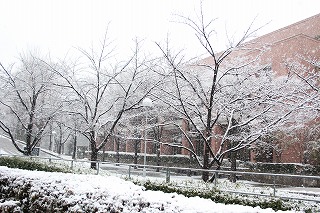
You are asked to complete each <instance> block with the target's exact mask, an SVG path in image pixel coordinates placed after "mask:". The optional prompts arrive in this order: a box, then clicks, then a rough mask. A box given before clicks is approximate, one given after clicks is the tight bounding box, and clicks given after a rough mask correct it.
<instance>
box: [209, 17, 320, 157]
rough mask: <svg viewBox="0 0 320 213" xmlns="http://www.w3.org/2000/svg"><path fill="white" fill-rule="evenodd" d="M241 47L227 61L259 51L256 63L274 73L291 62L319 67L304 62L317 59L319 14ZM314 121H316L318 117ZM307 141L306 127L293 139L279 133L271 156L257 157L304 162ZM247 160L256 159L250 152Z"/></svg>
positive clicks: (284, 70)
mask: <svg viewBox="0 0 320 213" xmlns="http://www.w3.org/2000/svg"><path fill="white" fill-rule="evenodd" d="M244 46H245V48H243V49H240V50H237V51H235V52H233V53H231V54H230V55H229V56H228V58H227V60H228V61H232V60H233V58H236V57H246V58H248V59H249V60H250V59H253V58H255V57H257V55H258V54H259V55H260V56H259V63H260V65H262V66H265V67H266V68H267V69H268V70H269V69H270V70H272V71H273V72H275V73H276V74H277V75H278V76H281V75H286V74H288V71H289V69H290V64H291V62H295V63H300V64H302V65H305V68H306V69H308V70H309V71H311V70H313V69H316V70H319V67H316V66H313V65H311V64H310V63H307V62H306V59H308V60H315V61H320V14H317V15H315V16H312V17H309V18H307V19H304V20H302V21H299V22H297V23H294V24H291V25H289V26H286V27H284V28H281V29H278V30H276V31H273V32H270V33H268V34H265V35H263V36H260V37H258V38H255V39H253V40H250V41H249V42H246V43H244ZM211 60H212V58H210V57H209V58H206V59H204V61H205V62H206V63H211ZM308 70H307V72H308ZM315 122H316V123H318V124H319V120H316V121H315ZM313 124H314V123H313ZM215 131H217V133H218V134H219V131H221V130H219V129H218V128H217V129H216V130H215ZM317 131H318V133H317V136H316V135H314V137H318V138H316V140H319V130H317ZM278 136H279V135H278ZM279 138H280V139H279ZM312 139H313V140H314V139H315V138H312ZM309 140H311V139H310V135H309V136H308V132H307V130H301V131H298V132H296V133H295V137H294V138H292V137H288V136H286V135H280V136H279V137H278V140H277V141H275V142H274V143H276V145H277V146H278V150H276V149H273V150H270V152H271V158H270V156H269V157H266V156H265V157H263V156H262V157H261V156H260V159H259V160H261V161H267V162H281V163H308V159H306V156H305V151H306V148H307V147H306V142H308V141H309ZM214 144H216V143H212V145H214ZM213 149H214V147H213ZM269 154H270V153H269ZM267 158H268V159H267ZM251 160H252V161H255V160H257V156H256V155H255V154H254V153H251Z"/></svg>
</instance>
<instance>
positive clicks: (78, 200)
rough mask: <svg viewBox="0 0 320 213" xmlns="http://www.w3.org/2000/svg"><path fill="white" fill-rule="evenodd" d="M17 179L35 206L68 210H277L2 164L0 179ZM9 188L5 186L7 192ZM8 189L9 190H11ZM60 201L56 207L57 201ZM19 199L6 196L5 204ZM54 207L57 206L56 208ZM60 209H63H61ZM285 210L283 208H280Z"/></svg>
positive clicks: (114, 179)
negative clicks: (226, 203) (229, 203)
mask: <svg viewBox="0 0 320 213" xmlns="http://www.w3.org/2000/svg"><path fill="white" fill-rule="evenodd" d="M6 178H8V179H7V180H10V181H13V182H12V183H11V185H13V186H14V188H12V189H11V190H18V188H19V186H25V185H26V184H28V183H30V185H29V186H30V189H29V190H30V192H31V193H29V194H30V197H29V198H30V200H32V201H33V202H35V204H34V205H33V208H37V207H39V206H44V205H45V206H47V207H48V208H49V207H50V205H51V208H56V209H55V211H58V212H59V211H61V210H62V209H63V208H65V210H66V208H67V212H188V213H193V212H223V213H225V212H237V213H238V212H246V213H249V212H255V213H256V212H274V211H273V210H272V209H261V208H260V207H255V208H253V207H249V206H241V205H224V204H219V203H214V202H212V201H211V200H209V199H203V198H199V197H190V198H187V197H185V196H183V195H178V194H176V193H163V192H161V191H147V190H144V188H143V187H141V186H137V185H135V184H133V183H132V182H130V181H125V180H123V179H120V178H118V177H114V176H100V175H79V174H64V173H48V172H40V171H27V170H20V169H10V168H7V167H0V181H1V183H2V184H3V181H4V180H5V179H6ZM3 190H5V189H1V191H2V192H3ZM7 190H8V189H7ZM53 200H56V201H55V202H56V206H57V207H55V205H54V204H53ZM15 201H17V200H14V199H11V200H8V199H2V200H1V202H2V203H1V204H0V208H4V207H3V206H4V205H15V204H16V202H15ZM52 206H53V207H52ZM59 208H60V210H59ZM279 212H281V211H279Z"/></svg>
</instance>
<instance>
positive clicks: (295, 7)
mask: <svg viewBox="0 0 320 213" xmlns="http://www.w3.org/2000/svg"><path fill="white" fill-rule="evenodd" d="M199 2H200V1H199V0H0V8H1V12H0V61H1V62H3V63H6V64H8V63H11V62H13V61H14V60H15V57H17V56H18V54H19V53H21V52H23V51H29V50H34V49H36V50H38V51H40V52H42V53H44V54H46V53H48V52H49V51H50V53H51V55H52V56H54V57H60V58H62V57H64V55H65V54H67V52H69V53H68V54H72V53H71V52H72V51H74V47H81V48H85V49H88V48H90V47H91V45H92V44H94V45H96V44H98V42H99V40H101V38H102V37H103V34H104V31H105V30H106V28H107V26H108V23H110V24H109V34H110V38H111V40H112V41H113V45H114V46H116V47H117V48H118V50H119V52H122V53H126V52H128V51H129V50H130V45H131V46H132V44H133V43H132V39H133V38H135V37H138V38H140V39H144V44H145V47H146V48H147V49H149V51H155V50H154V49H153V48H154V45H153V42H154V41H158V42H159V41H164V40H165V39H166V37H167V35H169V38H170V40H171V42H172V44H174V45H175V48H177V49H180V48H183V49H185V50H186V54H187V55H191V54H193V53H196V54H200V53H201V51H200V47H199V46H198V45H197V44H196V42H195V40H194V39H195V37H194V35H193V33H192V32H191V31H190V29H188V28H187V27H186V26H184V25H181V24H177V23H176V22H173V21H174V20H176V18H175V16H173V14H180V15H185V16H191V17H196V13H197V12H199V8H200V3H199ZM319 8H320V1H319V0H223V1H218V0H204V1H203V9H204V13H205V16H206V18H207V19H213V18H218V19H217V20H216V21H215V26H216V28H215V29H216V31H217V33H218V38H219V42H218V43H217V44H216V45H217V48H216V49H217V50H221V49H223V47H224V45H225V43H226V41H225V34H226V32H228V34H229V35H239V34H241V33H242V32H243V31H244V30H245V29H246V28H247V27H248V26H249V24H250V23H251V21H252V20H253V19H254V18H255V17H257V19H256V22H255V26H256V27H259V26H262V25H264V24H266V23H267V22H270V24H268V25H267V26H266V27H264V28H263V29H262V30H261V31H260V32H259V35H262V34H265V33H268V32H271V31H273V30H276V29H278V28H280V27H284V26H286V25H289V24H292V23H294V22H297V21H299V20H302V19H305V18H307V17H310V16H313V15H315V14H318V13H319V12H320V9H319Z"/></svg>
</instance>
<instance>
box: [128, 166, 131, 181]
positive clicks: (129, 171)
mask: <svg viewBox="0 0 320 213" xmlns="http://www.w3.org/2000/svg"><path fill="white" fill-rule="evenodd" d="M128 173H129V179H131V165H129V170H128Z"/></svg>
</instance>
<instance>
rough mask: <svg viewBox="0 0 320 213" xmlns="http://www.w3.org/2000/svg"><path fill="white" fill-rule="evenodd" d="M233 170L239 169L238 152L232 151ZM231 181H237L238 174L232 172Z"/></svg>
mask: <svg viewBox="0 0 320 213" xmlns="http://www.w3.org/2000/svg"><path fill="white" fill-rule="evenodd" d="M230 162H231V171H237V152H235V151H234V152H230ZM229 180H230V182H232V183H235V182H236V181H237V175H236V174H235V173H232V174H230V177H229Z"/></svg>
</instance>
